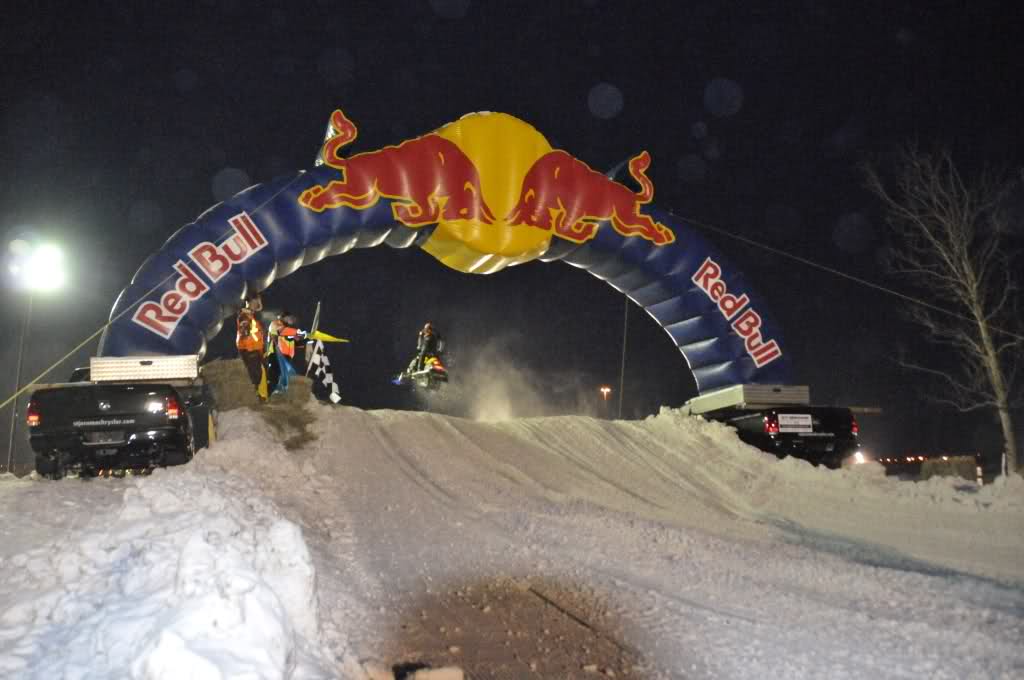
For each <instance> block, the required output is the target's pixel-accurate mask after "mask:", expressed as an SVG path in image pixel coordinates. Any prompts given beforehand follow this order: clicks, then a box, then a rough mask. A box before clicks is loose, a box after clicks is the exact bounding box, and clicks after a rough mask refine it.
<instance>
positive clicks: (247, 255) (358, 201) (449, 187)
mask: <svg viewBox="0 0 1024 680" xmlns="http://www.w3.org/2000/svg"><path fill="white" fill-rule="evenodd" d="M357 135H358V131H357V128H356V126H355V125H354V124H353V123H352V122H351V121H350V120H349V119H348V118H347V117H346V116H345V115H344V113H342V112H341V111H335V112H334V113H333V115H332V116H331V124H330V129H329V131H328V136H327V139H326V141H325V143H324V146H323V149H322V150H321V152H320V157H319V159H318V161H317V164H316V166H315V167H314V168H312V169H310V170H306V171H302V172H299V173H298V174H297V175H295V176H293V177H286V178H283V179H279V180H275V181H273V182H270V183H268V184H261V185H257V186H254V187H251V188H249V189H246V190H245V191H243V192H241V193H240V194H238V195H236V196H235V197H233V198H232V199H230V200H228V201H225V202H224V203H221V204H219V205H216V206H214V207H212V208H210V209H209V210H207V211H206V212H205V213H203V214H202V215H200V216H199V217H198V218H197V219H196V220H195V222H193V223H191V224H187V225H185V226H184V227H182V228H181V229H179V230H178V231H177V232H176V233H175V234H174V235H173V236H171V238H169V239H168V240H167V242H166V243H165V244H164V245H163V247H162V248H161V249H160V250H159V251H158V252H157V253H155V254H153V255H152V256H150V257H149V258H148V259H147V260H146V261H145V262H144V263H143V264H142V266H141V267H140V268H139V270H138V271H137V272H136V274H135V276H134V277H133V278H132V281H131V283H130V285H129V286H128V287H127V288H125V289H124V290H123V291H122V292H121V294H120V295H119V296H118V298H117V301H116V302H115V303H114V307H113V309H112V310H111V314H110V320H111V324H110V326H109V327H108V328H107V331H106V332H105V333H104V336H103V338H102V339H101V342H100V351H99V353H100V354H101V355H105V356H126V355H133V354H186V353H200V354H202V353H204V351H205V348H206V340H207V339H208V338H212V337H213V336H214V335H216V334H217V333H218V332H219V331H220V328H221V326H222V324H223V322H224V319H225V318H227V317H231V316H233V315H234V314H235V313H236V312H237V310H238V308H239V307H240V306H241V304H242V302H243V300H244V299H245V298H246V297H247V296H249V295H252V294H255V293H257V292H259V291H262V290H264V289H265V288H267V287H268V286H270V285H271V284H272V283H273V282H274V281H275V280H277V279H279V278H282V277H285V276H288V275H289V274H291V273H292V272H294V271H296V270H297V269H299V268H300V267H303V266H306V265H310V264H314V263H316V262H320V261H321V260H323V259H325V258H328V257H332V256H335V255H341V254H342V253H345V252H347V251H349V250H352V249H353V248H369V247H373V246H379V245H388V246H391V247H394V248H408V247H412V246H416V247H419V248H422V249H423V250H425V251H427V252H428V253H430V254H431V255H432V256H434V257H435V258H436V259H437V260H439V261H440V262H441V263H443V264H444V265H446V266H448V267H451V268H453V269H456V270H458V271H462V272H466V273H472V274H490V273H493V272H497V271H500V270H501V269H503V268H505V267H508V266H514V265H517V264H521V263H524V262H529V261H531V260H541V261H544V262H555V261H561V262H566V263H568V264H571V265H573V266H575V267H580V268H582V269H585V270H587V271H589V272H590V273H591V274H593V275H594V276H596V277H597V278H599V279H602V280H604V281H606V282H608V283H609V284H610V285H611V286H612V287H613V288H615V289H616V290H619V291H621V292H622V293H623V294H624V295H627V296H628V297H629V298H630V299H632V300H633V301H634V302H636V303H637V304H638V305H640V306H641V307H643V308H644V310H646V311H647V313H648V314H649V315H650V316H651V317H652V318H653V319H654V320H655V321H656V322H657V323H658V324H660V325H661V327H662V328H664V329H665V331H666V332H667V333H668V335H669V337H671V339H672V341H673V342H674V343H675V344H676V345H677V346H678V347H679V350H680V352H681V353H682V355H683V357H684V358H685V360H686V362H687V364H688V366H689V368H690V370H691V371H692V372H693V375H694V378H695V379H696V382H697V388H698V390H699V391H700V392H701V393H706V392H708V391H710V390H714V389H718V388H721V387H725V386H728V385H733V384H738V383H751V382H754V383H782V384H784V383H788V382H789V357H788V356H787V354H786V352H785V348H784V345H783V341H782V336H781V333H780V330H779V328H778V327H777V326H776V324H775V322H774V321H773V320H772V318H771V316H770V315H769V314H768V310H767V307H766V305H765V302H764V300H763V299H762V298H761V297H760V296H758V295H757V294H756V293H755V292H754V291H753V290H752V289H751V287H750V286H749V285H748V284H747V282H746V281H745V280H744V277H743V274H742V273H741V272H740V271H738V270H737V269H736V268H735V267H733V266H732V265H731V264H730V263H729V262H728V261H727V260H726V259H725V258H723V257H722V256H721V255H720V254H719V253H718V252H717V251H715V250H714V249H713V248H712V246H711V244H710V243H708V242H707V241H706V240H705V239H704V238H703V237H702V236H700V235H699V234H698V233H697V232H696V231H695V230H694V229H693V228H692V227H688V226H687V225H686V224H685V223H684V222H683V221H681V220H679V219H676V218H674V217H673V216H671V215H670V214H669V213H666V212H663V211H660V210H658V209H656V208H655V207H654V206H653V205H652V200H653V198H654V185H653V183H652V182H651V180H650V179H649V178H648V177H647V174H646V172H647V169H648V166H649V165H650V162H651V159H650V156H649V154H647V152H642V153H640V154H638V155H637V156H636V157H634V158H633V159H631V160H630V161H629V167H628V169H629V175H630V176H631V178H632V180H633V181H634V182H635V184H636V186H637V188H636V189H634V188H630V187H628V186H626V185H625V184H623V183H621V182H618V181H614V180H613V179H611V178H609V177H607V176H606V175H604V174H602V173H600V172H597V171H595V170H593V169H591V168H590V167H589V166H588V165H587V164H586V163H584V162H583V161H581V160H579V159H577V158H575V157H573V156H572V155H570V154H569V153H567V152H565V151H562V150H558V149H553V148H551V146H550V144H548V142H547V140H546V139H545V138H544V136H543V135H541V134H540V132H538V131H537V130H536V129H534V128H533V127H532V126H530V125H529V124H527V123H525V122H523V121H521V120H519V119H517V118H514V117H513V116H509V115H507V114H502V113H474V114H469V115H467V116H464V117H462V118H461V119H459V120H457V121H455V122H453V123H449V124H448V125H445V126H444V127H442V128H440V129H438V130H435V131H434V132H431V133H429V134H425V135H423V136H420V137H416V138H415V139H409V140H406V141H403V142H401V143H400V144H398V145H397V146H387V147H384V148H382V149H379V150H375V151H366V152H362V153H355V154H351V155H348V154H346V153H345V151H346V148H347V147H348V146H349V145H350V144H351V143H352V142H353V141H354V140H355V139H356V137H357Z"/></svg>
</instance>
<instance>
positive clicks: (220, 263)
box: [132, 212, 267, 339]
mask: <svg viewBox="0 0 1024 680" xmlns="http://www.w3.org/2000/svg"><path fill="white" fill-rule="evenodd" d="M228 224H230V225H231V231H232V232H233V233H231V234H230V235H229V236H228V237H227V238H226V239H225V240H224V241H223V242H222V243H220V244H219V245H218V244H215V243H211V242H209V241H203V242H202V243H200V244H198V245H196V246H195V247H193V248H192V249H191V250H189V252H188V256H189V259H190V260H191V261H192V264H193V265H194V266H195V267H198V269H199V270H200V271H202V272H203V273H204V274H206V276H207V277H209V279H210V281H211V283H217V281H219V280H220V279H222V278H223V277H224V275H225V274H227V273H228V272H229V271H231V268H232V266H234V265H236V264H240V263H242V262H245V261H246V260H247V259H249V258H250V257H252V255H253V254H254V253H256V252H258V251H260V250H262V249H263V248H264V247H266V245H267V238H266V236H264V235H263V232H261V231H260V230H259V228H258V227H257V226H256V223H255V222H253V220H252V218H251V217H250V216H249V215H248V214H247V213H245V212H241V213H239V214H237V215H235V216H234V217H232V218H231V219H229V220H228ZM174 271H175V272H176V273H177V278H176V279H175V281H174V287H173V288H172V289H171V290H169V291H167V292H165V293H164V294H163V295H161V296H160V301H159V302H152V301H147V302H143V303H142V304H141V305H139V308H138V309H136V310H135V314H133V315H132V321H134V322H135V323H137V324H139V325H140V326H142V327H143V328H145V329H146V330H149V331H152V332H154V333H156V334H157V335H159V336H160V337H162V338H165V339H166V338H170V337H171V335H172V334H173V333H174V329H175V328H177V327H178V322H179V321H181V319H182V317H184V316H185V315H186V314H187V313H188V309H189V306H190V305H191V303H193V302H195V301H196V300H199V299H201V298H202V297H203V296H204V295H206V293H207V292H208V291H209V290H210V285H209V284H208V283H206V281H204V280H203V279H202V277H200V276H199V274H197V273H196V271H195V269H193V267H192V266H190V265H189V264H188V263H186V262H184V261H182V260H178V261H177V262H176V263H175V265H174Z"/></svg>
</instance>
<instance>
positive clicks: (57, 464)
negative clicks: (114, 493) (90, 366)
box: [27, 358, 214, 479]
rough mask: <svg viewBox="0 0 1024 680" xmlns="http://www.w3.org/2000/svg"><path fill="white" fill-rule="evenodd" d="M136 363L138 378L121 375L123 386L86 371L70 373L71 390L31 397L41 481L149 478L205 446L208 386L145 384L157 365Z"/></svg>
mask: <svg viewBox="0 0 1024 680" xmlns="http://www.w3.org/2000/svg"><path fill="white" fill-rule="evenodd" d="M121 363H122V364H124V363H125V361H122V362H121ZM138 363H139V364H140V371H137V372H132V371H129V372H125V373H124V375H125V376H126V378H125V379H123V380H118V379H116V377H114V378H113V379H104V380H103V381H90V380H89V378H90V376H89V372H88V371H85V372H84V374H83V371H82V370H81V369H76V371H75V373H74V374H73V375H72V380H74V382H69V383H62V384H57V385H47V386H43V387H42V388H40V389H37V390H36V391H35V392H33V394H32V398H31V399H30V401H29V406H28V412H27V420H28V426H29V442H30V444H31V446H32V450H33V451H34V452H35V456H36V465H35V467H36V472H37V473H38V474H39V475H40V476H43V477H48V478H51V479H60V478H61V477H63V476H65V475H66V474H68V473H77V474H78V475H79V476H82V477H88V476H95V475H101V474H104V473H111V474H122V473H124V472H125V471H134V472H149V471H151V470H152V469H153V468H155V467H161V466H167V465H180V464H183V463H187V462H188V461H189V460H191V459H192V457H193V455H195V452H196V451H197V450H199V449H201V448H203V447H205V446H207V445H208V444H209V441H210V439H211V438H212V433H213V409H214V402H213V396H212V393H211V391H210V388H209V386H208V385H205V384H203V383H202V381H201V380H196V379H195V377H192V376H189V377H184V378H176V379H167V378H163V379H161V378H156V379H152V378H149V379H147V377H146V375H147V373H146V372H147V370H149V372H150V373H151V374H152V373H153V371H152V370H150V368H151V367H153V366H157V367H159V365H160V359H159V358H142V359H139V360H138ZM108 373H109V371H108ZM133 375H138V376H141V378H133V377H132V376H133ZM115 376H116V374H115ZM106 378H110V376H109V375H108V376H106Z"/></svg>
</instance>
